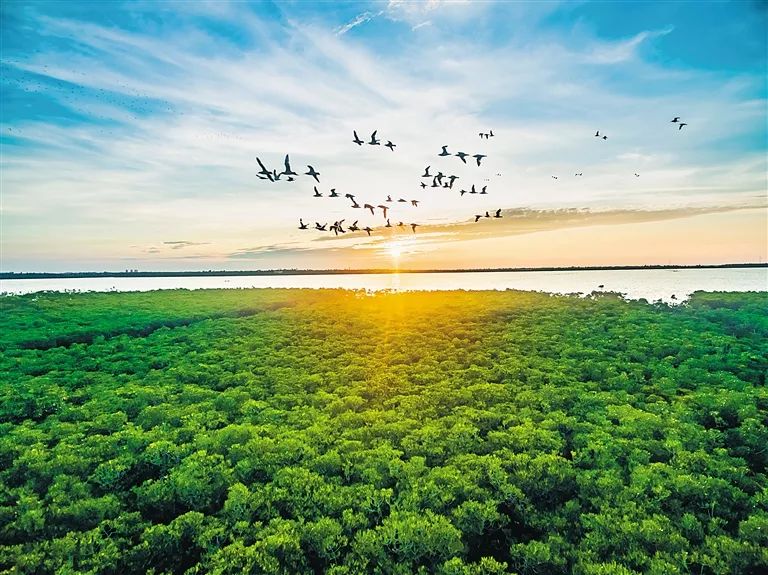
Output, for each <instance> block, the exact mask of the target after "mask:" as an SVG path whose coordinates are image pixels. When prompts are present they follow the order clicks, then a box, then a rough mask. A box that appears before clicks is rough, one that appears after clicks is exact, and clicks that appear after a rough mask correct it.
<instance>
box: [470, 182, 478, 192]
mask: <svg viewBox="0 0 768 575" xmlns="http://www.w3.org/2000/svg"><path fill="white" fill-rule="evenodd" d="M469 193H470V194H476V193H477V190H476V189H475V184H472V189H470V190H469Z"/></svg>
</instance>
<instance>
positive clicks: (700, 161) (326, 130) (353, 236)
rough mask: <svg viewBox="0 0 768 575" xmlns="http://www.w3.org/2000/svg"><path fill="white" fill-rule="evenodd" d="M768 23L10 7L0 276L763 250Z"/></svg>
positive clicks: (626, 258)
mask: <svg viewBox="0 0 768 575" xmlns="http://www.w3.org/2000/svg"><path fill="white" fill-rule="evenodd" d="M767 37H768V4H766V2H759V1H739V2H490V1H488V2H482V1H477V2H469V1H467V2H462V1H455V2H449V1H440V0H428V1H423V2H416V1H412V2H406V1H399V0H390V1H375V2H304V1H296V2H291V1H286V2H252V3H248V2H226V1H215V2H214V1H211V2H205V1H198V2H171V1H168V2H148V1H142V0H140V1H137V2H125V3H123V2H116V1H115V2H110V1H99V2H75V1H70V2H42V1H41V2H30V1H18V0H5V1H4V2H3V3H2V4H0V72H1V73H2V78H1V79H0V89H1V90H2V99H1V100H2V101H1V104H2V106H1V107H0V224H1V226H0V228H1V229H0V234H1V237H0V239H1V240H2V242H1V246H2V251H1V253H0V270H2V271H91V270H93V271H100V270H115V271H120V270H124V269H139V270H144V271H148V270H207V269H216V270H219V269H234V270H236V269H244V270H245V269H275V268H312V269H325V268H336V269H342V268H343V269H356V268H357V269H359V268H381V267H386V268H389V267H397V268H401V269H407V268H411V269H423V268H489V267H517V266H526V267H536V266H581V265H644V264H712V263H738V262H757V261H766V259H767V258H768V191H767V190H768V184H767V182H766V173H767V170H768V164H767V160H766V152H768V142H767V139H768V127H767V126H768V122H767V120H768V114H767V112H766V109H767V108H766V96H768V94H767V92H768V89H767V87H766V78H767V76H766V74H767V66H768V63H767V61H766V54H767V53H768V47H767V46H766V38H767ZM677 116H679V117H680V118H681V120H680V122H684V123H686V124H687V125H686V126H684V127H683V128H682V129H679V126H678V124H676V123H673V122H671V120H672V119H673V118H674V117H677ZM353 130H356V131H357V133H358V134H359V135H360V137H361V138H362V139H363V140H365V141H368V140H369V139H370V136H371V133H372V132H373V131H374V130H377V136H378V138H380V139H381V143H382V144H385V143H386V142H387V141H391V142H393V143H394V144H395V145H396V147H395V148H394V150H390V149H388V148H386V147H384V146H383V145H379V146H374V145H368V144H367V143H366V144H363V145H362V146H358V145H356V144H355V143H354V142H353V141H352V140H353ZM490 130H492V131H493V134H494V136H493V137H489V138H481V137H480V136H479V134H480V133H488V132H489V131H490ZM597 131H599V133H600V135H601V136H602V135H606V136H607V139H602V138H601V137H595V133H596V132H597ZM444 145H445V146H447V149H448V151H449V152H450V153H451V154H455V153H456V152H458V151H464V152H467V153H469V154H470V157H468V158H467V160H468V163H467V164H463V163H462V161H461V159H460V158H459V157H456V156H455V155H451V156H447V157H440V156H439V155H438V154H439V153H440V151H441V147H442V146H444ZM478 153H479V154H484V155H485V156H486V157H485V158H483V159H482V162H481V165H480V166H477V165H476V162H475V160H474V159H473V158H472V157H471V155H473V154H478ZM286 154H290V163H291V166H292V168H293V170H295V171H296V172H297V173H298V174H299V175H297V176H296V177H295V181H293V182H288V181H285V176H283V177H282V178H281V180H280V181H277V182H271V181H268V180H262V179H259V177H258V176H257V173H258V172H259V170H260V168H259V165H258V163H257V161H256V158H257V157H258V158H259V159H260V160H261V161H262V162H263V163H264V164H265V165H266V166H267V168H268V169H270V170H272V169H276V170H277V171H278V172H280V171H281V170H283V160H284V157H285V155H286ZM309 165H311V166H313V167H314V168H315V170H317V171H318V172H319V173H320V175H319V183H318V182H315V181H314V179H313V178H311V177H310V176H307V175H305V174H304V172H306V171H307V169H308V168H307V166H309ZM426 166H430V173H432V174H435V173H437V172H442V173H443V174H445V176H449V175H455V176H457V177H458V179H456V180H455V182H454V186H453V188H451V189H447V188H441V187H437V188H433V187H431V184H432V183H433V180H432V178H421V177H420V176H421V175H422V174H423V173H424V169H425V167H426ZM575 174H582V175H579V176H577V175H575ZM421 182H424V183H426V184H428V187H427V188H421V186H420V183H421ZM472 185H475V188H476V191H479V190H481V189H482V187H483V186H486V190H487V193H486V194H484V195H481V194H469V193H467V194H464V195H461V193H460V192H461V190H462V189H465V190H467V191H470V190H471V186H472ZM314 186H317V188H318V190H319V192H320V193H322V194H323V197H322V198H315V197H313V194H314V191H313V188H314ZM331 188H335V189H336V190H337V193H338V194H339V195H340V197H339V198H330V197H328V194H329V191H330V189H331ZM345 194H354V195H355V198H356V199H355V201H356V202H358V203H359V204H360V205H361V206H362V205H364V204H371V205H372V206H374V211H375V214H371V213H370V212H369V211H368V210H366V209H365V208H362V207H361V208H358V209H355V208H353V207H352V204H351V201H350V200H349V199H347V198H345V197H344V195H345ZM387 196H391V197H392V199H393V202H392V203H388V202H386V198H387ZM401 198H402V199H404V200H407V201H406V202H398V201H397V200H399V199H401ZM411 200H417V201H418V205H417V206H413V205H412V204H411ZM378 205H386V206H387V207H389V208H390V211H389V212H388V216H389V218H390V220H391V223H392V224H393V227H391V228H386V227H384V225H385V223H386V220H385V218H384V216H383V213H382V210H381V209H380V208H376V206H378ZM496 210H501V212H500V213H499V215H501V217H500V218H494V217H490V218H486V217H481V218H480V220H479V221H478V222H475V219H476V218H475V215H480V216H484V215H485V214H486V212H488V214H489V215H490V216H493V215H494V214H495V213H496ZM299 218H302V219H303V221H304V222H306V223H308V224H309V229H306V230H300V229H299ZM342 219H343V220H344V223H343V224H342V226H343V229H345V230H347V226H349V225H350V224H351V223H353V222H354V221H355V220H357V221H358V226H359V227H360V228H364V227H366V226H369V227H370V228H372V232H371V235H370V236H368V235H367V233H366V232H364V231H357V232H354V231H349V230H347V231H346V233H342V234H339V235H338V236H337V235H335V234H334V233H333V232H330V231H318V230H315V229H314V225H315V222H317V223H319V224H328V225H331V224H332V223H333V222H334V221H337V220H342ZM399 222H403V224H404V226H403V227H399V226H398V225H397V224H398V223H399ZM411 223H417V224H418V227H417V228H416V231H415V232H413V231H412V229H411V227H410V225H409V224H411Z"/></svg>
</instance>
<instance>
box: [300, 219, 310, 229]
mask: <svg viewBox="0 0 768 575" xmlns="http://www.w3.org/2000/svg"><path fill="white" fill-rule="evenodd" d="M308 227H309V226H307V224H305V223H304V221H303V220H302V219H301V218H299V229H300V230H306V229H307V228H308Z"/></svg>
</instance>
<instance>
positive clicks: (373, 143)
mask: <svg viewBox="0 0 768 575" xmlns="http://www.w3.org/2000/svg"><path fill="white" fill-rule="evenodd" d="M376 132H378V130H374V131H373V134H371V141H370V142H368V145H369V146H378V145H380V144H381V140H377V139H376Z"/></svg>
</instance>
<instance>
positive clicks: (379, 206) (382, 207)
mask: <svg viewBox="0 0 768 575" xmlns="http://www.w3.org/2000/svg"><path fill="white" fill-rule="evenodd" d="M376 207H377V208H381V211H383V212H384V217H385V218H386V217H387V210H388V209H389V208H388V207H387V206H385V205H384V204H379V205H378V206H376Z"/></svg>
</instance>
